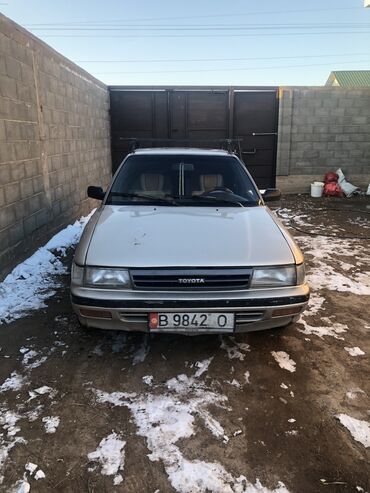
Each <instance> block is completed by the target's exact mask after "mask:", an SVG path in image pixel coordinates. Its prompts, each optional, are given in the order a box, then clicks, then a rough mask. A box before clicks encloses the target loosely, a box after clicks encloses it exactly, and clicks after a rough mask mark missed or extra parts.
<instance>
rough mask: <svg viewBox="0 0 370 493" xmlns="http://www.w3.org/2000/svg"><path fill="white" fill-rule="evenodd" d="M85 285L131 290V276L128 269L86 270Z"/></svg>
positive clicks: (89, 268)
mask: <svg viewBox="0 0 370 493" xmlns="http://www.w3.org/2000/svg"><path fill="white" fill-rule="evenodd" d="M85 285H86V286H94V287H99V286H101V287H107V288H108V287H110V288H129V287H130V286H131V280H130V274H129V273H128V270H127V269H108V268H107V269H101V268H97V267H86V268H85Z"/></svg>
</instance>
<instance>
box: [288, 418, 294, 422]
mask: <svg viewBox="0 0 370 493" xmlns="http://www.w3.org/2000/svg"><path fill="white" fill-rule="evenodd" d="M295 422H296V420H295V419H294V418H290V419H288V423H295Z"/></svg>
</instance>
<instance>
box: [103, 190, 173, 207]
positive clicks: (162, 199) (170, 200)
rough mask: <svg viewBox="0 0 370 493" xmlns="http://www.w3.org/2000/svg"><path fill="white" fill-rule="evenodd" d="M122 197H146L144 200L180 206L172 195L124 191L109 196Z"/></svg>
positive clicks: (111, 193)
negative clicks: (164, 195)
mask: <svg viewBox="0 0 370 493" xmlns="http://www.w3.org/2000/svg"><path fill="white" fill-rule="evenodd" d="M111 196H112V197H122V198H128V199H144V200H152V201H153V202H160V203H161V204H171V205H176V206H178V205H179V204H178V203H177V202H176V201H175V200H173V198H172V197H155V196H154V195H146V194H141V193H124V192H110V193H109V195H108V199H109V197H111Z"/></svg>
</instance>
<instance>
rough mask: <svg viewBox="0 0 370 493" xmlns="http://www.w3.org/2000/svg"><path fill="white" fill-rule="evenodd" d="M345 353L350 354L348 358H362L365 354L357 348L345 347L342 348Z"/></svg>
mask: <svg viewBox="0 0 370 493" xmlns="http://www.w3.org/2000/svg"><path fill="white" fill-rule="evenodd" d="M344 350H345V351H347V353H349V354H350V356H363V355H364V354H365V353H364V351H363V350H362V349H360V348H359V347H358V346H355V347H345V348H344Z"/></svg>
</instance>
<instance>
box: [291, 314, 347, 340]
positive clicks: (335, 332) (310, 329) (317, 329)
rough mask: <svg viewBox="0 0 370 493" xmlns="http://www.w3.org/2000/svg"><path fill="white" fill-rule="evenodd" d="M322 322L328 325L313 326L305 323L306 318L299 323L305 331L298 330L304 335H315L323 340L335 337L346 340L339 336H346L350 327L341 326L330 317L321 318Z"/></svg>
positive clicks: (302, 318)
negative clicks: (326, 337)
mask: <svg viewBox="0 0 370 493" xmlns="http://www.w3.org/2000/svg"><path fill="white" fill-rule="evenodd" d="M321 320H322V321H323V322H325V323H326V324H327V325H323V326H312V325H310V324H308V323H307V322H306V321H305V318H304V316H303V317H301V318H300V320H299V321H298V322H297V323H298V324H301V325H303V327H304V329H298V330H299V332H302V333H303V334H307V335H308V334H310V335H311V334H314V335H316V336H318V337H321V338H323V337H324V336H329V337H334V339H339V340H342V341H343V340H344V337H342V336H340V335H339V334H344V333H345V332H347V330H348V326H347V325H344V324H341V323H339V322H333V321H332V320H330V318H329V317H321Z"/></svg>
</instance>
